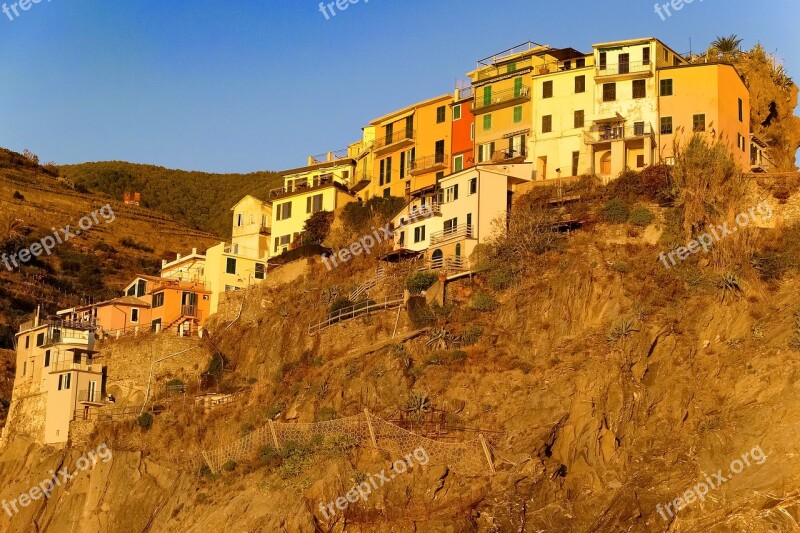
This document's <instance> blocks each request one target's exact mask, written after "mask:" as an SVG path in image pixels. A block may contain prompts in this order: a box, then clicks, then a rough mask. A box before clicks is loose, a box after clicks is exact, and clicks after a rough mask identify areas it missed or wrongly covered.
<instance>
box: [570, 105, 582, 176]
mask: <svg viewBox="0 0 800 533" xmlns="http://www.w3.org/2000/svg"><path fill="white" fill-rule="evenodd" d="M584 124H585V119H584V114H583V109H578V110H576V111H575V117H574V118H573V127H575V128H582V127H583V125H584ZM574 175H575V174H573V176H574Z"/></svg>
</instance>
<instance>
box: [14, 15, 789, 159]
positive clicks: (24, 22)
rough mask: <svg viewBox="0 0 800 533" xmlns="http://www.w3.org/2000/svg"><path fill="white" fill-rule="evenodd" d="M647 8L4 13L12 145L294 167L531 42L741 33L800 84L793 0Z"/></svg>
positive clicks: (49, 154)
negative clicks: (662, 11) (666, 14)
mask: <svg viewBox="0 0 800 533" xmlns="http://www.w3.org/2000/svg"><path fill="white" fill-rule="evenodd" d="M2 1H3V0H0V6H2ZM5 1H6V2H7V3H11V2H14V1H17V0H11V2H9V0H5ZM662 3H664V2H663V1H662ZM653 5H654V2H653V1H651V0H644V1H639V0H602V1H600V0H596V1H591V2H590V1H583V0H562V1H559V2H541V1H538V0H495V1H493V2H487V1H485V0H483V1H477V0H475V1H473V0H467V1H464V0H462V1H454V0H428V1H424V2H422V1H417V0H406V1H400V0H370V1H369V2H368V3H364V0H361V2H360V3H358V4H355V5H351V6H350V7H349V8H348V9H347V10H346V11H343V12H339V13H338V14H337V15H336V16H335V17H332V18H331V19H330V20H326V19H325V17H324V16H323V15H322V13H321V12H320V11H319V1H318V0H317V1H312V0H264V1H262V2H245V1H239V2H236V1H217V2H212V1H208V0H191V1H190V0H161V1H158V2H156V1H154V0H135V1H134V0H114V1H113V2H111V1H105V2H101V1H100V0H82V1H80V2H77V1H75V2H73V1H68V0H42V1H41V3H38V4H31V6H30V9H29V10H28V11H19V16H18V17H15V18H14V20H13V21H12V20H9V18H8V17H7V16H6V15H3V14H2V13H0V51H2V56H0V102H2V106H0V146H3V147H7V148H11V149H13V150H16V151H22V150H23V149H24V148H30V149H32V150H33V151H34V152H36V153H37V154H39V156H40V157H41V159H42V160H43V161H50V160H53V161H55V162H56V163H78V162H83V161H100V160H124V161H131V162H137V163H151V164H157V165H163V166H166V167H172V168H184V169H191V170H206V171H214V172H228V171H230V172H248V171H254V170H280V169H285V168H292V167H296V166H301V165H303V164H305V161H306V157H307V156H308V155H311V154H318V153H322V152H326V151H328V150H336V149H339V148H344V147H346V146H347V144H348V143H350V142H352V141H354V140H356V139H358V138H359V136H360V133H361V130H360V128H361V127H362V126H363V125H365V124H366V123H367V122H369V121H370V120H371V119H373V118H375V117H377V116H380V115H382V114H384V113H386V112H389V111H392V110H394V109H397V108H400V107H403V106H405V105H408V104H410V103H412V102H414V101H417V100H421V99H425V98H429V97H432V96H435V95H439V94H443V93H448V92H450V91H452V89H453V87H454V84H455V81H456V80H457V79H464V78H465V73H466V72H467V71H468V70H470V69H471V68H473V67H474V65H475V62H476V61H477V60H478V59H480V58H483V57H486V56H489V55H491V54H493V53H495V52H499V51H501V50H503V49H506V48H508V47H511V46H513V45H516V44H519V43H522V42H525V41H527V40H533V41H535V42H538V43H541V44H549V45H552V46H558V47H566V46H572V47H574V48H577V49H579V50H582V51H588V50H590V48H591V45H592V44H593V43H596V42H602V41H608V40H615V39H627V38H634V37H643V36H650V35H653V36H656V37H658V38H660V39H662V40H663V41H665V42H666V43H667V44H668V45H670V46H671V47H672V48H674V49H675V50H677V51H679V52H687V51H689V42H690V39H691V42H692V48H693V49H694V50H695V51H698V50H703V49H705V48H706V46H707V45H708V43H709V42H710V41H711V40H713V39H714V37H715V36H717V35H728V34H731V33H735V34H737V35H739V36H740V37H741V38H743V39H744V43H743V46H744V47H745V48H749V47H750V46H752V45H753V44H754V43H756V42H759V41H760V42H761V43H762V44H763V45H764V47H765V48H766V49H767V50H769V51H771V52H773V53H776V55H777V56H778V57H780V58H782V59H783V60H784V61H785V64H786V67H787V69H788V71H789V74H790V75H791V76H793V77H794V78H795V79H796V80H800V46H798V45H799V44H800V39H799V38H798V30H797V28H796V27H795V26H796V24H797V22H798V20H800V17H798V15H800V3H798V1H797V0H769V2H760V3H757V2H751V1H747V2H745V1H744V0H695V1H694V3H692V4H688V5H685V6H684V7H683V9H682V10H681V11H678V12H675V13H674V14H673V16H672V17H670V18H669V19H667V20H666V21H662V20H661V18H659V16H658V15H656V14H655V11H654V8H653ZM767 6H769V11H770V12H768V8H767ZM12 15H13V13H12ZM329 16H330V15H329ZM790 54H794V56H792V55H790Z"/></svg>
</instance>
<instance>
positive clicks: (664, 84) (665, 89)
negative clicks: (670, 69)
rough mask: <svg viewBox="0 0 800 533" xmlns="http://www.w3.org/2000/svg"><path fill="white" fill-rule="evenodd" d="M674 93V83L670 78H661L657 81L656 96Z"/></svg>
mask: <svg viewBox="0 0 800 533" xmlns="http://www.w3.org/2000/svg"><path fill="white" fill-rule="evenodd" d="M674 94H675V85H674V83H673V81H672V78H662V79H661V80H659V82H658V96H673V95H674Z"/></svg>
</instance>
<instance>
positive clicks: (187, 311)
mask: <svg viewBox="0 0 800 533" xmlns="http://www.w3.org/2000/svg"><path fill="white" fill-rule="evenodd" d="M181 315H182V316H197V306H196V305H182V306H181Z"/></svg>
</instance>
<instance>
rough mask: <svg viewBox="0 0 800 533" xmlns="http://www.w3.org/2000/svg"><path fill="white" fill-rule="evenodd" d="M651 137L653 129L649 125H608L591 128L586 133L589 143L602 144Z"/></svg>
mask: <svg viewBox="0 0 800 533" xmlns="http://www.w3.org/2000/svg"><path fill="white" fill-rule="evenodd" d="M652 135H653V128H652V126H651V125H650V124H645V123H641V124H634V125H633V126H623V125H608V126H593V127H591V128H590V129H589V131H588V132H586V137H587V140H588V141H589V142H590V143H603V142H611V141H622V140H625V139H636V138H639V137H650V136H652Z"/></svg>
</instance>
